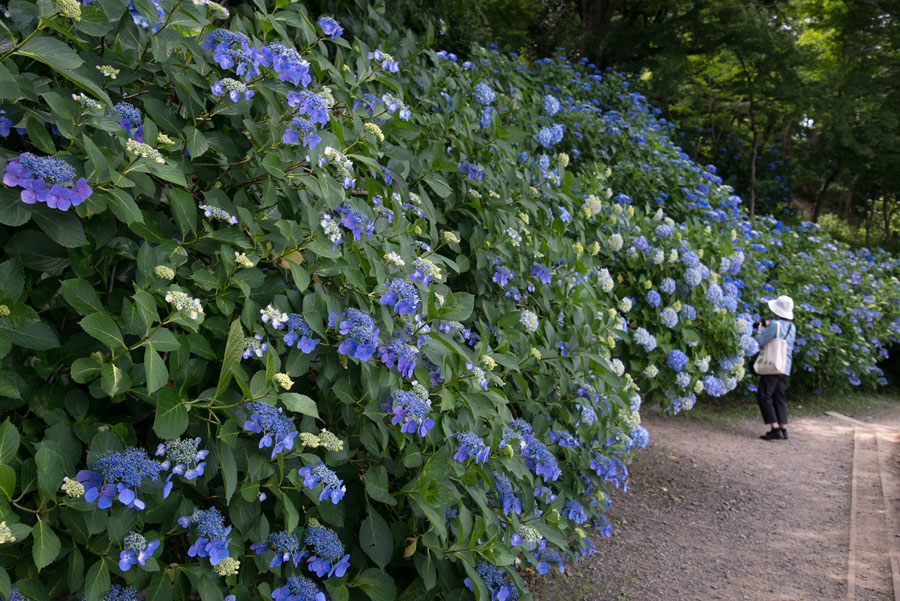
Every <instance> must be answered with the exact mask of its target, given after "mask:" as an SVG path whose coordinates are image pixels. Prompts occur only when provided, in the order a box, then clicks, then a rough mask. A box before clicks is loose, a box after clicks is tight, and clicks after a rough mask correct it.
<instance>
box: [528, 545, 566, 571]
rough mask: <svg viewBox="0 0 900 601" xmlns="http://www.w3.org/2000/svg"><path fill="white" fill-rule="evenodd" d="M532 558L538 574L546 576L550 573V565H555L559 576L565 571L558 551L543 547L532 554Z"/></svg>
mask: <svg viewBox="0 0 900 601" xmlns="http://www.w3.org/2000/svg"><path fill="white" fill-rule="evenodd" d="M531 555H532V557H534V559H535V561H536V562H537V571H538V574H542V575H543V574H547V573H548V572H549V571H550V564H551V563H555V564H556V569H557V570H558V571H559V573H560V574H562V573H564V572H565V571H566V569H565V567H564V566H563V559H562V556H561V555H560V554H559V551H557V550H556V549H551V548H549V547H543V548H540V549H538V550H537V551H535V552H533V553H532V554H531Z"/></svg>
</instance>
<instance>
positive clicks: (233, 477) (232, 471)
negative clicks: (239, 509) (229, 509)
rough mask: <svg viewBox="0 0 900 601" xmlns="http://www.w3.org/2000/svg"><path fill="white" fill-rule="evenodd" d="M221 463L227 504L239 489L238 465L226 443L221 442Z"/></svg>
mask: <svg viewBox="0 0 900 601" xmlns="http://www.w3.org/2000/svg"><path fill="white" fill-rule="evenodd" d="M219 463H221V464H222V479H223V480H224V481H225V502H226V503H228V502H229V501H231V497H232V495H234V491H235V489H236V488H237V463H235V461H234V452H233V451H232V450H231V447H230V446H228V445H227V444H226V443H225V441H221V442H219Z"/></svg>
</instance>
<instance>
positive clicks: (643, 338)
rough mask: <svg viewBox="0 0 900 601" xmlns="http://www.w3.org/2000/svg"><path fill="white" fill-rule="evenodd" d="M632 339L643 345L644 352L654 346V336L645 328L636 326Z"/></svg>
mask: <svg viewBox="0 0 900 601" xmlns="http://www.w3.org/2000/svg"><path fill="white" fill-rule="evenodd" d="M634 341H635V342H636V343H637V344H639V345H641V347H643V349H644V352H647V353H649V352H651V351H652V350H654V349H655V348H656V336H654V335H653V334H651V333H650V332H648V331H647V330H645V329H644V328H637V329H636V330H635V331H634Z"/></svg>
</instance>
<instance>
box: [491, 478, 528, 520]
mask: <svg viewBox="0 0 900 601" xmlns="http://www.w3.org/2000/svg"><path fill="white" fill-rule="evenodd" d="M494 493H495V494H496V495H497V501H498V502H499V503H500V505H501V506H502V507H503V515H509V512H513V513H515V514H516V515H519V514H520V513H522V501H521V500H520V499H519V497H518V496H516V493H515V492H514V491H513V487H512V484H510V482H509V478H507V477H506V476H504V475H503V474H500V473H497V472H494Z"/></svg>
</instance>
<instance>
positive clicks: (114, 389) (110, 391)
mask: <svg viewBox="0 0 900 601" xmlns="http://www.w3.org/2000/svg"><path fill="white" fill-rule="evenodd" d="M100 388H102V389H103V392H105V393H106V394H107V395H109V396H110V397H114V396H116V395H119V394H122V393H123V392H125V391H126V390H128V389H129V388H131V378H129V377H128V374H126V373H125V372H124V371H122V370H121V369H120V368H119V367H118V366H116V365H114V364H112V363H104V364H103V365H102V366H101V367H100Z"/></svg>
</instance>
